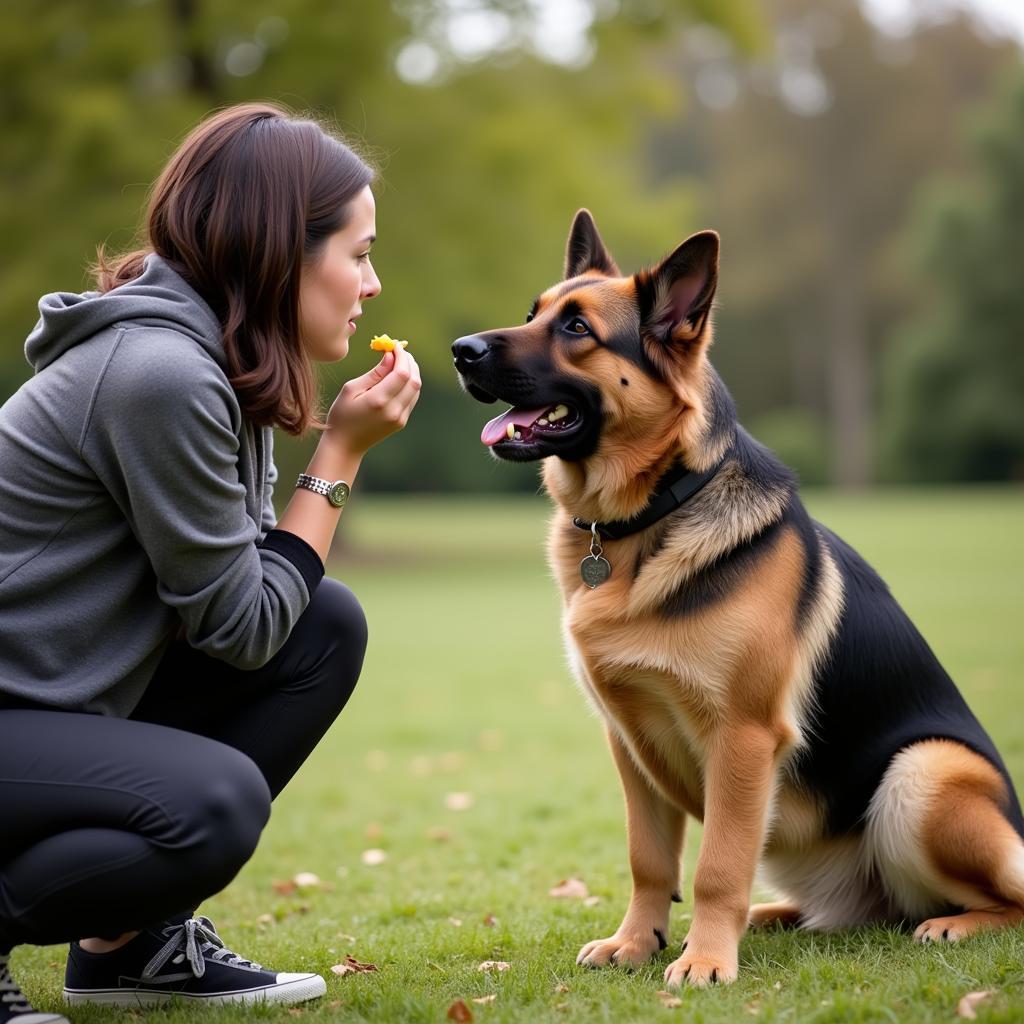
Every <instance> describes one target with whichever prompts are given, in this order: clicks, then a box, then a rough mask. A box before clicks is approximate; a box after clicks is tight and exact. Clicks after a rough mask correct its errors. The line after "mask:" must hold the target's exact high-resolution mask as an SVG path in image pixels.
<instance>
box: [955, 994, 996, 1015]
mask: <svg viewBox="0 0 1024 1024" xmlns="http://www.w3.org/2000/svg"><path fill="white" fill-rule="evenodd" d="M991 995H992V993H991V992H968V993H967V995H965V996H963V997H962V998H961V1000H960V1002H959V1003H957V1004H956V1015H957V1016H958V1017H963V1018H964V1019H965V1020H977V1019H978V1015H977V1014H976V1013H975V1012H974V1008H975V1007H976V1006H977V1005H978V1003H980V1002H983V1001H984V1000H986V999H988V998H989V997H990V996H991Z"/></svg>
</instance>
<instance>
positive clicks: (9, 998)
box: [0, 954, 68, 1024]
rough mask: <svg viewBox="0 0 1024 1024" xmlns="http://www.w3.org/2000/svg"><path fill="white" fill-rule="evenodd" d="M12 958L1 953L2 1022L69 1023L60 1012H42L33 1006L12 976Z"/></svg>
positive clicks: (0, 1012) (0, 1002) (12, 1023)
mask: <svg viewBox="0 0 1024 1024" xmlns="http://www.w3.org/2000/svg"><path fill="white" fill-rule="evenodd" d="M10 962H11V958H10V957H9V956H8V955H7V954H3V955H0V1024H68V1019H67V1017H62V1016H61V1015H60V1014H59V1013H40V1012H39V1011H38V1010H34V1009H33V1008H32V1004H31V1003H29V1001H28V1000H27V999H26V998H25V994H24V993H23V992H22V991H21V989H20V988H18V983H17V982H16V981H15V980H14V979H13V978H12V977H11V968H10Z"/></svg>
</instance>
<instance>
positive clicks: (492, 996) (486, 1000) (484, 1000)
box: [473, 992, 498, 1006]
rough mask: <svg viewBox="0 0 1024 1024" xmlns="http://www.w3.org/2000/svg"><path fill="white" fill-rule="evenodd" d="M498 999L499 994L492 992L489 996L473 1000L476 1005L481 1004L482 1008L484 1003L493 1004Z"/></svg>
mask: <svg viewBox="0 0 1024 1024" xmlns="http://www.w3.org/2000/svg"><path fill="white" fill-rule="evenodd" d="M497 998H498V993H497V992H492V993H491V994H490V995H489V996H477V997H476V998H475V999H474V1000H473V1002H474V1003H480V1005H481V1006H482V1005H483V1004H484V1003H493V1002H494V1000H495V999H497Z"/></svg>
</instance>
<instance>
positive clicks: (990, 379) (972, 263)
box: [883, 69, 1024, 481]
mask: <svg viewBox="0 0 1024 1024" xmlns="http://www.w3.org/2000/svg"><path fill="white" fill-rule="evenodd" d="M970 139H971V146H970V148H971V152H972V153H973V154H974V156H975V158H976V166H975V167H974V169H973V171H974V173H973V174H972V175H971V176H970V177H967V178H960V179H948V178H947V179H944V180H941V181H939V182H937V183H935V185H934V187H933V188H932V189H931V190H930V191H929V193H928V194H927V196H926V198H925V200H924V201H923V202H922V204H921V209H920V211H919V216H918V217H917V218H916V219H915V221H914V225H913V233H912V236H911V239H910V242H911V245H912V246H913V248H914V250H915V251H916V254H917V258H918V265H919V267H920V272H921V275H922V277H923V279H924V282H925V287H926V288H927V296H928V302H927V304H923V305H922V307H921V309H920V311H919V312H918V313H917V315H916V316H914V318H913V319H912V320H911V321H910V322H909V323H908V324H907V325H906V327H905V329H904V330H903V331H901V332H900V334H899V335H898V343H897V344H896V345H895V346H894V347H893V350H892V351H891V353H890V359H889V362H888V376H887V382H886V383H887V388H886V392H885V397H886V404H885V408H884V414H885V415H884V419H883V428H884V430H883V435H884V438H885V441H886V448H885V451H886V455H887V457H888V458H887V468H888V469H889V470H890V472H891V473H892V474H893V475H894V476H896V477H897V478H899V479H910V480H927V481H948V480H1007V479H1013V480H1022V479H1024V288H1022V287H1021V269H1022V268H1024V72H1022V71H1021V69H1016V71H1015V73H1014V74H1013V75H1008V76H1007V78H1006V81H1005V83H1004V87H1003V89H1002V90H1001V92H1000V94H999V95H998V96H997V98H995V99H994V100H993V101H992V103H991V104H990V105H989V106H988V108H987V109H986V110H985V111H984V113H982V114H980V115H979V116H978V117H977V119H976V120H975V122H974V123H973V124H972V126H971V131H970Z"/></svg>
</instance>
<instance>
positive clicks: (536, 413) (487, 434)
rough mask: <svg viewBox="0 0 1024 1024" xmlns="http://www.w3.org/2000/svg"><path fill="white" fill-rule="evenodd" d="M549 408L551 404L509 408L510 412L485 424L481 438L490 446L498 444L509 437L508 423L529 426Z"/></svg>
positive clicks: (515, 425)
mask: <svg viewBox="0 0 1024 1024" xmlns="http://www.w3.org/2000/svg"><path fill="white" fill-rule="evenodd" d="M549 408H550V407H549V406H547V405H545V406H542V407H541V408H540V409H519V408H515V409H509V411H508V412H505V413H502V414H501V415H500V416H495V417H494V419H493V420H491V421H490V422H489V423H486V424H485V425H484V429H483V431H482V432H481V434H480V440H481V441H483V443H484V444H485V445H487V446H488V447H490V446H491V445H493V444H497V443H498V442H499V441H504V440H505V438H506V437H508V425H509V424H510V423H511V424H512V426H514V427H528V426H529V425H530V424H531V423H533V422H534V421H535V420H538V419H540V417H541V416H543V415H544V413H546V412H547V411H548V409H549Z"/></svg>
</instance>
